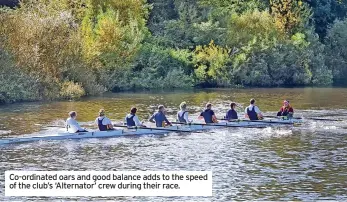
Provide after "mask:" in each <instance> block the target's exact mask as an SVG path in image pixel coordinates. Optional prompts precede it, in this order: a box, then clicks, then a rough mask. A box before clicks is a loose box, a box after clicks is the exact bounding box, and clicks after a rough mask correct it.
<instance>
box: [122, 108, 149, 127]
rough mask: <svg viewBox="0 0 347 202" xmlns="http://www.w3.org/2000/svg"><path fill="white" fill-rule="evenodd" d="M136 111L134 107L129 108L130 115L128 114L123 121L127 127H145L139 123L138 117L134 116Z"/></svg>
mask: <svg viewBox="0 0 347 202" xmlns="http://www.w3.org/2000/svg"><path fill="white" fill-rule="evenodd" d="M136 112H137V109H136V108H135V107H133V108H131V110H130V114H128V115H127V116H126V117H125V119H124V121H125V123H126V125H127V126H128V127H134V126H142V127H146V126H145V125H143V124H142V123H141V122H140V119H139V117H137V116H136Z"/></svg>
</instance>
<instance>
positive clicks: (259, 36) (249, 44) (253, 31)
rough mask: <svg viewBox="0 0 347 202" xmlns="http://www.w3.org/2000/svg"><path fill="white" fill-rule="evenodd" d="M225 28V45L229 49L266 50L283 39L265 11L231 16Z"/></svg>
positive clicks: (272, 19) (271, 18)
mask: <svg viewBox="0 0 347 202" xmlns="http://www.w3.org/2000/svg"><path fill="white" fill-rule="evenodd" d="M227 28H228V29H227V30H228V31H227V37H226V42H225V43H226V44H227V45H228V46H230V47H246V48H247V49H250V50H251V49H252V48H253V47H256V48H257V49H267V48H269V47H271V46H273V45H275V44H276V43H277V41H280V40H282V39H284V38H285V36H284V35H283V33H282V32H280V31H279V30H278V29H277V27H276V24H275V23H274V18H273V17H272V16H271V15H270V14H269V13H268V12H267V11H262V12H260V11H258V10H255V11H253V12H246V13H243V14H240V15H236V14H235V15H231V17H230V19H229V23H228V27H227Z"/></svg>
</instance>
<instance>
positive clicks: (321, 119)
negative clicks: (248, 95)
mask: <svg viewBox="0 0 347 202" xmlns="http://www.w3.org/2000/svg"><path fill="white" fill-rule="evenodd" d="M264 117H267V118H280V116H264ZM293 119H303V118H302V117H293ZM305 119H310V120H315V121H343V120H342V119H324V118H314V117H306V118H305Z"/></svg>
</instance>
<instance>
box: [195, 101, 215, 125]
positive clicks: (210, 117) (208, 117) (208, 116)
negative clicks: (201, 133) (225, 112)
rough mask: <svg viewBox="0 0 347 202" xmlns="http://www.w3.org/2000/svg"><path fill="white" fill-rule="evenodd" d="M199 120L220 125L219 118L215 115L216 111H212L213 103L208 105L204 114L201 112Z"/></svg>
mask: <svg viewBox="0 0 347 202" xmlns="http://www.w3.org/2000/svg"><path fill="white" fill-rule="evenodd" d="M198 119H200V120H205V123H218V121H217V117H216V115H215V114H214V111H213V110H212V104H211V103H207V104H206V109H205V110H204V111H203V112H201V114H200V116H199V117H198Z"/></svg>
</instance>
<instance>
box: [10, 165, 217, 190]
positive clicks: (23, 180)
mask: <svg viewBox="0 0 347 202" xmlns="http://www.w3.org/2000/svg"><path fill="white" fill-rule="evenodd" d="M5 196H212V172H211V171H6V172H5Z"/></svg>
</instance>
